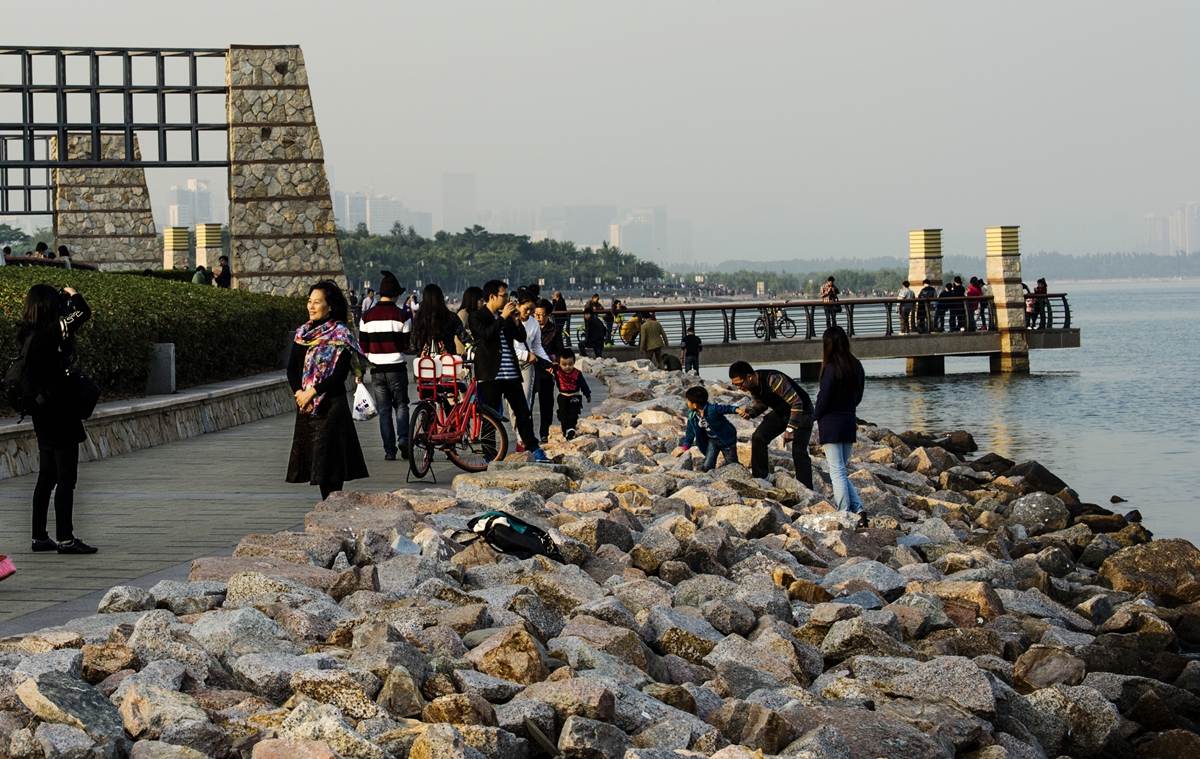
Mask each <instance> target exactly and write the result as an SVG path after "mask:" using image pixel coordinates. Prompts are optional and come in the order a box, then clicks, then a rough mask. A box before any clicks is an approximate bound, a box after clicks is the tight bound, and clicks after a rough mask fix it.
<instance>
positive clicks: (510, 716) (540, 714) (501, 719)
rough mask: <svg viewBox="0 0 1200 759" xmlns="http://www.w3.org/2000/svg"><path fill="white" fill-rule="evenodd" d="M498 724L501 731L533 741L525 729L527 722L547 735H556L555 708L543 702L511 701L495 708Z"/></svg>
mask: <svg viewBox="0 0 1200 759" xmlns="http://www.w3.org/2000/svg"><path fill="white" fill-rule="evenodd" d="M495 712H496V722H497V723H498V725H499V727H500V729H501V730H507V731H508V732H510V733H512V734H513V735H516V736H520V737H524V738H528V739H529V740H533V736H532V735H529V734H528V732H527V731H526V729H525V720H527V719H528V720H529V721H530V722H532V723H533V724H534V726H536V727H537V728H538V729H539V730H541V731H542V732H543V733H544V734H546V735H554V716H555V714H554V708H553V707H552V706H550V705H549V704H546V703H542V702H541V701H528V700H525V701H522V700H516V701H511V702H509V703H507V704H499V705H497V706H496V707H495Z"/></svg>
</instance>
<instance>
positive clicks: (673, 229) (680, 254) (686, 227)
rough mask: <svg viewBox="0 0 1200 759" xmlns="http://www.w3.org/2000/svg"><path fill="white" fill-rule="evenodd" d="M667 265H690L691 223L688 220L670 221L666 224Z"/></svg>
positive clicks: (691, 258)
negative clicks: (667, 235)
mask: <svg viewBox="0 0 1200 759" xmlns="http://www.w3.org/2000/svg"><path fill="white" fill-rule="evenodd" d="M667 230H668V232H669V235H670V236H669V237H668V238H667V242H668V245H667V261H666V262H667V263H668V264H690V263H691V262H692V260H693V255H692V222H691V221H690V220H688V219H671V220H670V221H668V222H667Z"/></svg>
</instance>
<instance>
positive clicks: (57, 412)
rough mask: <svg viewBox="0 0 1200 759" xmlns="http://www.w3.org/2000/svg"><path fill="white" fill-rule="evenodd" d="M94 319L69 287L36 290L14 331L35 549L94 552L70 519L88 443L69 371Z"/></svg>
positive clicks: (26, 302) (39, 287)
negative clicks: (31, 448)
mask: <svg viewBox="0 0 1200 759" xmlns="http://www.w3.org/2000/svg"><path fill="white" fill-rule="evenodd" d="M91 316H92V309H91V308H89V307H88V304H87V301H85V300H84V299H83V296H82V295H80V294H79V293H77V292H75V290H74V289H73V288H70V287H65V288H63V289H62V290H61V291H60V290H55V289H54V288H53V287H51V286H50V285H34V286H33V287H31V288H29V294H28V295H26V296H25V313H24V315H23V316H22V318H21V323H20V324H19V325H18V326H17V343H18V344H19V345H21V346H22V350H23V351H24V353H25V370H26V372H27V374H26V377H27V389H28V393H27V394H28V395H30V396H32V397H30V398H29V401H30V402H29V403H28V408H27V409H26V410H27V413H29V415H30V416H31V417H33V431H34V433H35V434H36V435H37V443H38V458H39V464H40V468H39V470H38V478H37V484H36V485H35V486H34V488H33V550H34V551H58V552H59V553H96V549H95V548H93V547H92V546H89V545H87V544H86V543H84V542H83V541H82V540H80V539H78V538H76V537H75V531H74V525H73V523H72V515H73V512H74V507H75V482H76V480H77V478H78V473H79V444H80V443H82V442H83V441H84V440H87V434H86V433H85V432H84V431H83V420H82V419H81V418H80V415H79V412H78V410H77V409H76V407H75V404H74V403H73V401H74V400H75V399H76V397H77V396H78V388H77V387H75V386H74V383H73V382H72V381H71V379H70V378H69V376H68V374H67V372H68V370H69V369H70V368H71V366H72V364H73V363H74V361H75V356H76V348H75V333H76V332H78V331H79V328H80V327H82V326H83V324H84V323H85V322H87V320H88V319H89V318H91ZM51 491H53V492H54V532H55V536H56V537H57V538H58V540H57V541H54V540H51V539H50V533H49V532H47V530H46V517H47V513H48V512H49V510H50V493H51Z"/></svg>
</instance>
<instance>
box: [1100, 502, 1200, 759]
mask: <svg viewBox="0 0 1200 759" xmlns="http://www.w3.org/2000/svg"><path fill="white" fill-rule="evenodd" d="M1114 497H1115V496H1114ZM1197 755H1200V736H1197V735H1196V734H1195V733H1193V732H1191V731H1189V730H1168V731H1167V732H1165V733H1162V734H1161V735H1159V736H1158V737H1156V738H1154V739H1152V740H1149V741H1147V742H1145V743H1143V744H1141V745H1140V746H1139V747H1138V759H1177V757H1183V756H1197Z"/></svg>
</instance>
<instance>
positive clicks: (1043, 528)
mask: <svg viewBox="0 0 1200 759" xmlns="http://www.w3.org/2000/svg"><path fill="white" fill-rule="evenodd" d="M1055 492H1057V491H1055ZM1008 523H1009V524H1019V525H1023V526H1024V527H1025V529H1027V530H1029V531H1030V532H1034V533H1043V532H1054V531H1055V530H1062V529H1066V527H1067V525H1068V524H1070V523H1071V512H1069V511H1068V510H1067V507H1066V506H1065V505H1064V504H1063V502H1062V501H1060V500H1058V499H1057V498H1055V497H1054V496H1052V495H1047V494H1046V493H1030V494H1029V495H1023V496H1021V497H1020V498H1018V499H1017V500H1015V501H1013V502H1012V503H1011V504H1010V505H1009V509H1008Z"/></svg>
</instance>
